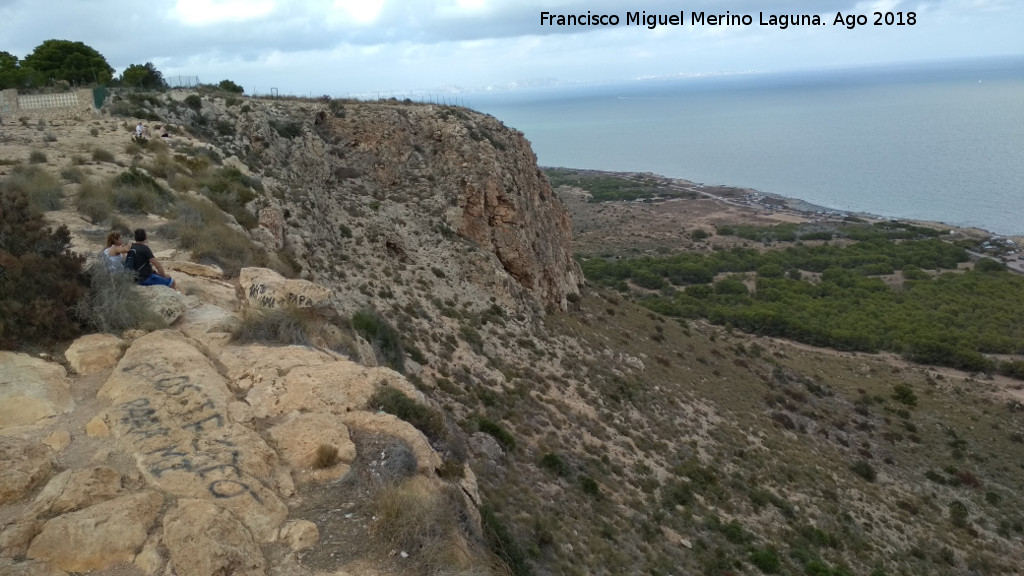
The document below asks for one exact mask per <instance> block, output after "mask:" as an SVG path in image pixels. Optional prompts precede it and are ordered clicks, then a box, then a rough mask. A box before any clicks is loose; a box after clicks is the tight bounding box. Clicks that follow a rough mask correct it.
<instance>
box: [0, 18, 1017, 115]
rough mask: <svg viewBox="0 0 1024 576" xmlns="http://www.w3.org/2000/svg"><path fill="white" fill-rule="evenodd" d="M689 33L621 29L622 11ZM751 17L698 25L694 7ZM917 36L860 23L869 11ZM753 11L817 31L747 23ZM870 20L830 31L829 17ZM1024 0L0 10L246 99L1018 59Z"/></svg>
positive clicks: (24, 35)
mask: <svg viewBox="0 0 1024 576" xmlns="http://www.w3.org/2000/svg"><path fill="white" fill-rule="evenodd" d="M588 11H589V12H590V13H591V14H594V15H602V14H603V15H609V16H610V15H616V16H618V17H619V19H620V23H619V25H618V26H557V25H556V26H552V25H542V24H541V13H542V12H550V13H553V14H586V13H587V12H588ZM636 11H645V12H646V13H648V14H678V13H679V12H680V11H685V19H686V25H685V26H674V27H658V28H656V29H654V30H650V29H648V28H646V27H643V26H635V25H634V26H627V25H626V13H627V12H636ZM702 11H703V12H706V13H707V14H712V13H714V14H724V13H725V12H726V11H728V12H729V13H730V14H752V15H753V24H752V25H750V26H709V25H703V26H700V25H698V26H694V25H691V24H690V19H691V13H693V12H702ZM876 11H882V12H894V13H895V12H903V13H904V17H905V18H906V14H907V13H908V12H914V13H915V16H916V18H915V20H916V24H915V25H914V26H888V27H887V26H871V25H870V23H871V22H872V21H873V20H874V16H873V15H872V13H873V12H876ZM759 12H763V13H764V15H765V16H764V17H765V19H767V18H768V15H770V14H786V15H814V14H818V15H821V16H822V19H823V20H824V21H825V23H826V24H825V25H822V26H790V27H789V28H787V29H781V28H779V27H778V26H761V25H759V24H758V22H759V20H760V17H759ZM837 12H841V13H843V15H864V16H866V17H867V19H868V22H869V25H866V26H858V27H856V28H854V29H852V30H850V29H847V28H846V27H845V26H833V25H832V22H833V20H834V19H835V17H836V13H837ZM1022 31H1024V0H861V1H858V0H760V1H751V0H679V1H664V0H591V1H581V0H287V1H285V0H148V1H146V2H140V1H139V0H103V1H98V0H0V50H3V51H7V52H10V53H12V54H14V55H15V56H18V57H19V58H23V57H24V56H25V55H27V54H29V53H30V52H31V51H32V50H33V49H34V48H35V47H36V46H38V45H39V44H40V43H42V42H43V41H44V40H48V39H63V40H72V41H82V42H85V43H86V44H88V45H89V46H92V47H93V48H95V49H96V50H98V51H99V52H100V53H101V54H103V55H104V56H105V57H106V58H107V61H108V62H109V63H110V64H111V66H113V67H114V68H115V69H116V70H117V73H120V72H121V71H122V70H123V69H124V68H125V67H126V66H128V65H129V64H143V63H146V62H152V63H154V64H155V65H156V67H157V68H158V69H159V70H160V71H162V72H163V73H164V75H165V77H168V78H172V77H174V76H178V75H187V76H198V77H199V79H200V81H202V82H206V83H216V82H219V81H220V80H223V79H231V80H233V81H235V82H237V83H239V84H241V85H242V86H243V87H244V88H245V90H246V92H247V93H260V94H262V93H267V92H269V91H270V89H271V88H276V89H277V90H278V91H279V93H281V94H295V95H313V96H317V95H321V94H330V95H333V96H346V95H363V94H372V93H374V92H382V93H385V94H389V93H390V94H398V95H401V94H403V93H412V92H414V91H440V90H442V89H449V90H451V89H455V88H460V89H471V90H476V89H481V88H484V87H488V86H509V85H515V84H523V83H536V82H550V81H559V82H603V81H617V80H628V79H631V78H637V77H647V76H663V75H678V74H709V73H728V72H747V71H759V72H766V71H781V70H796V69H815V68H830V67H844V66H861V65H873V64H884V63H904V62H916V61H928V60H942V59H952V58H973V57H983V56H995V55H1020V54H1024V33H1022Z"/></svg>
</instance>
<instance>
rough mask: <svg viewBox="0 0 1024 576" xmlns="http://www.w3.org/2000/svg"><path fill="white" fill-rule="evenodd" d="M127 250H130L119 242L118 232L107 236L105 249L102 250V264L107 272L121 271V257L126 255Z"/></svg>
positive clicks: (122, 266)
mask: <svg viewBox="0 0 1024 576" xmlns="http://www.w3.org/2000/svg"><path fill="white" fill-rule="evenodd" d="M128 250H130V248H128V246H127V245H126V244H125V243H124V242H122V241H121V233H120V232H111V233H110V234H107V247H106V248H104V249H103V264H104V265H105V266H106V267H107V270H109V271H111V272H116V271H118V270H121V269H123V268H124V258H122V257H121V256H122V255H124V254H126V253H127V252H128Z"/></svg>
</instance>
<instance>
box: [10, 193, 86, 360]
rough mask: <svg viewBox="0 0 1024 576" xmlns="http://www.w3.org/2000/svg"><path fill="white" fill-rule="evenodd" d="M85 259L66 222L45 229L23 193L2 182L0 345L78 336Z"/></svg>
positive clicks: (27, 344) (35, 343)
mask: <svg viewBox="0 0 1024 576" xmlns="http://www.w3.org/2000/svg"><path fill="white" fill-rule="evenodd" d="M82 263H83V258H81V257H80V256H77V255H75V254H73V253H72V252H71V233H70V232H69V231H68V228H67V227H66V226H61V227H60V228H58V229H56V230H53V229H51V228H48V227H46V225H45V223H44V221H43V216H42V214H41V213H40V212H39V211H38V210H35V209H33V207H32V205H31V204H30V202H29V198H28V196H27V195H26V194H25V192H23V191H21V190H17V189H15V188H13V187H9V186H0V348H6V349H14V348H18V347H26V346H34V345H50V344H53V343H56V342H58V341H63V340H68V339H71V338H74V337H76V336H78V334H79V333H80V332H81V325H80V324H79V322H78V319H77V318H76V316H75V314H74V308H75V307H76V305H77V304H78V301H79V300H80V299H81V298H82V297H83V296H84V295H85V292H86V285H87V281H86V278H85V275H84V274H83V273H82Z"/></svg>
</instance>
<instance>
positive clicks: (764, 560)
mask: <svg viewBox="0 0 1024 576" xmlns="http://www.w3.org/2000/svg"><path fill="white" fill-rule="evenodd" d="M750 563H751V564H753V565H754V566H756V567H757V569H758V570H760V571H761V572H764V573H765V574H778V573H779V571H781V570H782V561H781V560H779V553H778V552H776V551H775V549H774V548H770V547H769V548H755V549H754V550H751V551H750Z"/></svg>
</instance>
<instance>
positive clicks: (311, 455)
mask: <svg viewBox="0 0 1024 576" xmlns="http://www.w3.org/2000/svg"><path fill="white" fill-rule="evenodd" d="M270 437H271V438H272V439H273V440H274V443H275V444H277V449H278V453H279V454H280V455H281V457H282V458H284V459H285V460H286V461H287V462H288V463H289V464H291V465H292V466H296V467H299V468H324V469H330V471H329V470H322V471H321V472H328V473H327V474H321V475H320V476H323V477H324V478H322V479H324V480H327V479H330V480H335V479H337V478H340V477H341V476H344V475H345V474H346V473H347V472H348V469H349V466H348V464H351V462H352V461H353V460H355V457H356V446H355V444H354V443H353V442H352V440H351V439H350V438H349V435H348V428H346V427H345V425H344V424H342V423H341V422H340V421H339V420H338V418H337V417H336V416H333V415H331V414H325V413H306V414H299V413H295V414H292V415H290V416H289V417H288V419H287V420H285V421H284V422H282V423H281V424H278V425H276V426H274V427H273V428H271V429H270ZM321 446H329V447H331V448H333V449H335V450H336V451H337V453H336V454H337V462H336V463H335V464H331V465H330V466H327V465H324V464H323V463H319V462H318V460H319V455H318V453H319V450H320V447H321Z"/></svg>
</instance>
